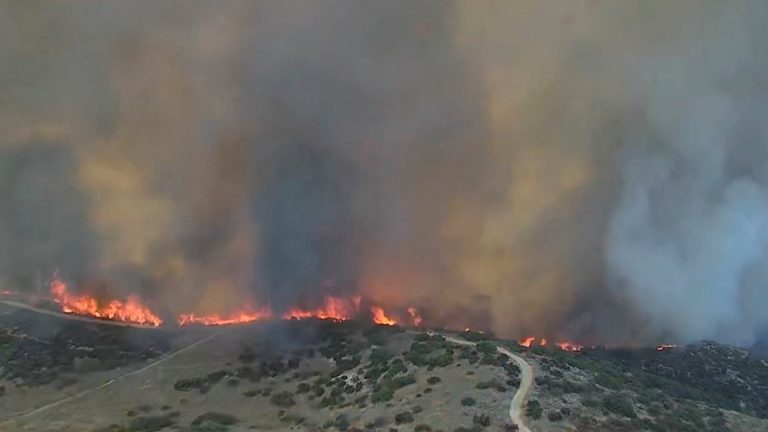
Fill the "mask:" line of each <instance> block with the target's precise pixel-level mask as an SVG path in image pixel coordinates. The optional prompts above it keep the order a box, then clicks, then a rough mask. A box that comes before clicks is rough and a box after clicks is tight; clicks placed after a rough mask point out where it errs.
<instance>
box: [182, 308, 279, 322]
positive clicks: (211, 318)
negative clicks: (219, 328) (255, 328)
mask: <svg viewBox="0 0 768 432" xmlns="http://www.w3.org/2000/svg"><path fill="white" fill-rule="evenodd" d="M271 317H272V311H270V310H269V309H262V310H260V311H255V312H235V313H233V314H231V315H229V316H227V317H221V316H220V315H218V314H213V315H205V316H197V315H195V314H193V313H190V314H181V315H179V319H178V323H179V325H180V326H183V325H187V324H202V325H230V324H245V323H249V322H254V321H261V320H265V319H269V318H271Z"/></svg>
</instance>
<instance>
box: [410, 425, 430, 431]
mask: <svg viewBox="0 0 768 432" xmlns="http://www.w3.org/2000/svg"><path fill="white" fill-rule="evenodd" d="M413 430H414V432H432V428H431V427H429V426H427V425H425V424H417V425H416V427H415V428H413Z"/></svg>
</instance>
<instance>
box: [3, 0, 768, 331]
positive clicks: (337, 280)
mask: <svg viewBox="0 0 768 432" xmlns="http://www.w3.org/2000/svg"><path fill="white" fill-rule="evenodd" d="M182 3H183V4H182ZM767 14H768V8H766V6H765V5H763V4H762V2H760V1H757V0H755V1H748V0H744V1H736V2H729V3H728V4H725V3H722V2H716V1H705V2H695V3H694V2H681V3H676V4H674V5H670V4H668V2H662V1H642V2H641V1H637V2H607V1H599V0H583V1H572V2H569V3H568V4H563V3H562V2H556V1H530V2H504V1H487V2H485V1H481V2H457V3H456V4H453V3H450V2H445V1H434V2H432V1H423V2H418V3H415V4H414V3H410V2H409V3H408V4H405V3H399V2H374V1H371V2H352V1H341V0H338V1H328V2H323V3H322V4H317V3H308V2H301V1H266V2H247V1H236V0H232V1H224V2H215V3H214V2H203V1H199V2H198V1H183V2H182V1H173V0H167V1H135V2H117V1H107V2H101V3H99V4H98V5H94V4H85V3H82V4H80V3H71V2H68V3H61V2H55V1H51V2H34V3H30V2H9V3H6V4H4V5H2V6H0V33H2V34H0V36H2V37H0V63H1V64H2V66H3V67H2V68H0V89H2V96H0V98H1V99H0V107H2V111H3V116H0V132H1V133H2V136H3V141H2V142H1V143H0V169H2V171H0V178H1V179H2V182H1V183H0V258H1V259H2V262H0V282H2V283H3V284H4V285H9V286H11V287H13V288H18V289H25V290H37V291H40V290H45V289H46V288H45V286H44V282H45V280H46V279H47V278H48V277H49V275H50V274H51V273H52V272H53V271H54V270H55V269H58V270H59V271H60V273H61V274H62V275H63V276H64V277H66V278H67V279H68V280H70V281H71V282H72V283H73V285H77V286H79V287H80V289H85V290H89V289H91V290H92V289H94V288H92V287H94V286H98V287H100V288H99V289H100V290H102V291H103V290H104V289H106V290H107V291H109V292H110V293H111V294H112V295H124V294H127V293H138V294H140V295H141V296H142V297H144V298H145V299H148V300H149V301H150V302H151V303H152V305H153V307H155V308H161V309H164V310H165V311H166V312H169V313H180V312H188V311H195V312H198V313H206V312H226V311H229V310H232V309H234V308H237V307H242V305H243V304H244V303H248V302H250V303H252V304H254V306H256V305H261V304H267V303H268V304H270V305H271V306H272V307H273V308H275V309H277V310H280V309H284V308H287V307H289V306H292V305H297V304H299V305H303V306H311V305H314V304H317V303H318V302H320V301H321V300H322V297H323V296H324V295H352V294H356V293H359V294H362V295H364V296H365V297H367V298H369V299H371V300H373V301H376V302H379V303H381V304H384V305H386V306H388V307H392V308H405V307H407V306H412V305H413V306H417V307H419V308H420V309H421V310H422V312H423V315H424V316H425V318H426V319H427V320H428V321H429V322H434V323H441V324H446V325H451V326H462V327H463V326H470V327H481V328H489V329H492V330H494V331H495V332H496V333H498V334H502V335H509V336H520V335H523V334H529V333H535V334H546V335H552V336H560V337H566V336H567V337H578V338H582V339H593V340H595V341H614V342H621V343H626V342H628V341H657V340H658V339H661V338H670V339H675V340H693V339H698V338H712V339H717V340H722V341H729V342H738V343H746V342H749V341H750V340H751V339H752V338H754V337H755V336H756V334H757V333H758V332H760V331H761V330H762V329H763V328H764V327H765V326H766V323H767V321H768V313H766V311H767V310H768V307H766V306H768V295H767V294H768V293H766V290H765V288H764V286H765V285H764V284H765V282H766V281H768V273H766V271H768V270H765V269H768V265H766V264H768V262H766V259H767V257H766V253H765V244H766V240H768V238H766V237H767V236H768V202H766V186H767V185H768V169H767V168H766V164H765V161H767V160H768V146H766V145H765V141H766V138H768V135H767V134H766V129H765V127H764V126H763V125H762V123H763V119H764V118H765V115H766V114H768V104H766V102H765V101H766V100H768V99H766V97H765V96H766V94H765V92H766V90H765V89H766V88H768V85H766V84H768V83H766V80H768V78H766V77H768V74H766V72H768V63H767V62H766V58H765V55H764V54H763V52H762V49H761V47H764V46H765V44H766V42H768V38H767V37H766V35H767V34H768V33H767V32H766V31H765V30H763V29H762V27H763V26H762V23H763V22H765V19H766V18H768V16H766V15H767ZM105 287H106V288H105Z"/></svg>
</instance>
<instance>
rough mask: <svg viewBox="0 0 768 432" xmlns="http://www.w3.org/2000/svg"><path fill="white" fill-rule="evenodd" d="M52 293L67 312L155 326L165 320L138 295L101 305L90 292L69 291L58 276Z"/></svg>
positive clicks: (53, 282) (54, 298)
mask: <svg viewBox="0 0 768 432" xmlns="http://www.w3.org/2000/svg"><path fill="white" fill-rule="evenodd" d="M51 295H53V300H54V301H55V302H56V303H58V304H59V305H60V306H61V310H62V311H63V312H65V313H71V314H77V315H89V316H93V317H96V318H107V319H112V320H117V321H125V322H131V323H136V324H144V325H151V326H154V327H157V326H159V325H160V324H162V323H163V320H161V319H160V317H158V316H157V315H155V313H153V312H152V311H151V310H150V309H149V308H148V307H147V306H145V305H144V304H143V303H142V302H141V299H139V297H137V296H128V297H127V298H126V300H125V302H123V301H120V300H112V301H110V302H109V303H107V304H106V305H100V304H99V301H98V300H96V298H94V297H92V296H90V295H88V294H80V295H76V294H71V293H69V292H68V290H67V285H66V284H65V283H64V282H62V281H61V280H59V279H58V278H54V280H53V281H52V282H51Z"/></svg>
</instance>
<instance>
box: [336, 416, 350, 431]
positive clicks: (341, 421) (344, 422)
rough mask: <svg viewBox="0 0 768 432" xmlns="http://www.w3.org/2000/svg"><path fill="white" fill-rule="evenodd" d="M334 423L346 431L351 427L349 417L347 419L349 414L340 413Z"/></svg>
mask: <svg viewBox="0 0 768 432" xmlns="http://www.w3.org/2000/svg"><path fill="white" fill-rule="evenodd" d="M333 425H334V426H336V428H338V429H339V430H340V431H342V432H344V431H346V430H348V429H349V419H347V416H346V415H344V414H339V415H338V416H337V417H336V420H334V422H333Z"/></svg>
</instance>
